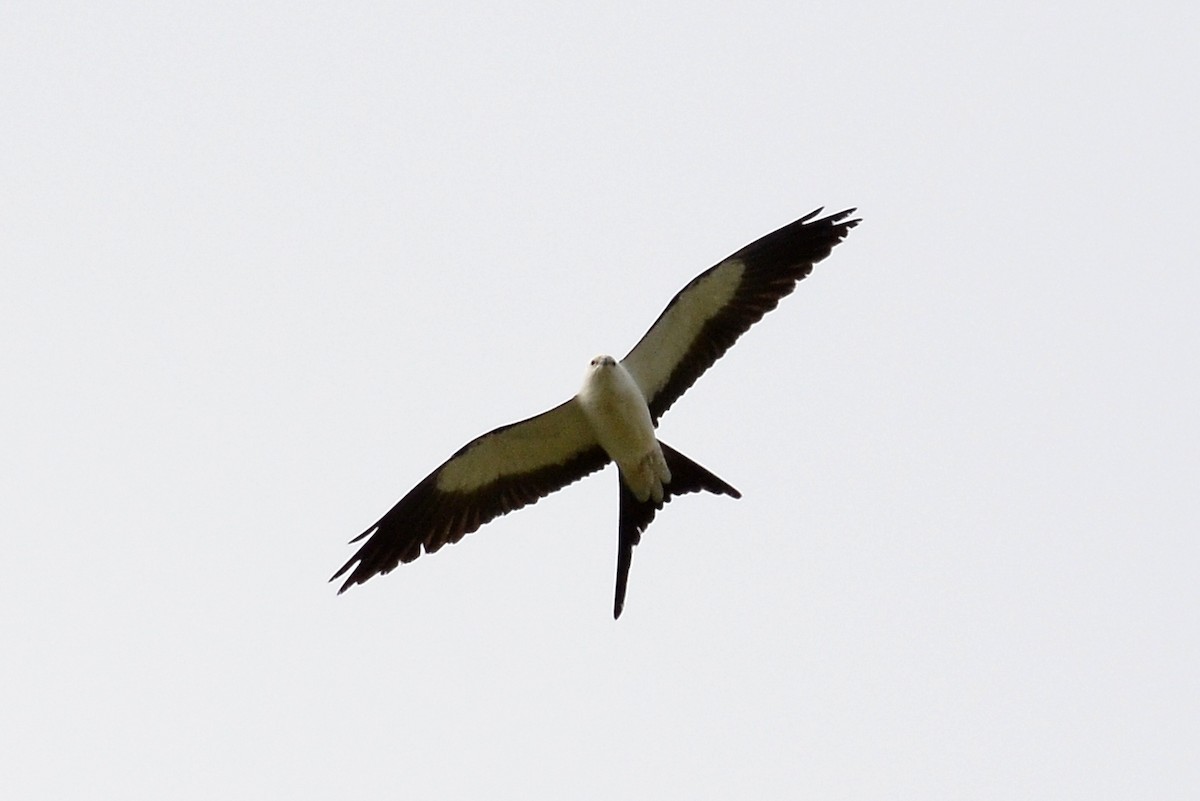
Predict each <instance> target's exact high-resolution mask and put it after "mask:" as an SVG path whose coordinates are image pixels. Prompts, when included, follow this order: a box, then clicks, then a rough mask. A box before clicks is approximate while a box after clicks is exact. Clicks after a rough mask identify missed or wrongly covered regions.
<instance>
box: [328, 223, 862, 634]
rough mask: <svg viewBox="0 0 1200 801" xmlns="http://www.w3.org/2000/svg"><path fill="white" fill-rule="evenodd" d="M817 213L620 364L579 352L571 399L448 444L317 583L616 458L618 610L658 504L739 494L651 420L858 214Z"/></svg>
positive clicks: (352, 574) (683, 306) (394, 560)
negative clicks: (582, 358)
mask: <svg viewBox="0 0 1200 801" xmlns="http://www.w3.org/2000/svg"><path fill="white" fill-rule="evenodd" d="M820 213H821V209H817V210H816V211H814V212H812V213H811V214H807V215H805V216H804V217H802V218H800V219H799V220H796V221H795V222H793V223H791V224H789V225H785V226H784V227H783V228H780V229H779V230H778V231H775V232H774V233H770V234H767V235H766V236H764V237H763V238H761V239H759V240H757V241H755V242H752V243H751V244H749V245H747V246H746V247H744V248H742V249H741V250H739V251H738V252H736V253H734V254H733V255H731V256H729V257H728V258H727V259H724V260H723V261H721V262H719V263H718V264H717V265H716V266H714V267H712V268H710V269H708V270H706V271H704V272H703V273H701V274H700V275H698V276H697V277H696V278H695V279H694V280H692V282H691V283H689V284H688V285H687V286H685V287H684V288H683V289H682V290H681V291H680V292H679V294H677V295H676V296H675V297H674V298H672V299H671V302H670V303H668V304H667V308H666V309H664V310H663V312H662V314H660V315H659V316H658V319H657V320H655V321H654V325H652V326H650V330H649V331H647V332H646V334H645V336H643V337H642V338H641V340H640V341H639V342H638V343H637V344H636V345H634V347H633V350H631V351H629V354H628V355H627V356H626V357H625V358H624V359H621V360H620V361H617V360H616V359H614V358H613V357H612V356H597V357H596V358H594V359H592V361H591V364H590V365H589V367H588V369H587V373H586V375H585V377H584V382H583V387H582V388H581V389H580V390H579V393H578V394H576V395H575V397H573V398H571V399H570V400H568V401H567V402H565V403H562V404H560V405H558V406H556V407H554V408H553V409H551V410H550V411H548V412H544V413H542V414H539V415H537V416H536V417H530V418H529V419H528V420H522V421H521V422H518V423H512V424H511V425H506V426H501V427H500V428H497V429H496V430H494V431H491V432H488V433H487V434H484V435H483V436H481V437H477V438H476V439H473V440H471V441H470V442H468V443H467V444H466V445H464V446H463V447H462V448H460V449H459V450H458V451H457V452H456V453H455V454H454V455H453V456H451V457H450V458H449V459H447V460H446V462H445V463H443V464H442V466H441V467H439V468H437V469H436V470H434V471H433V472H432V473H430V474H429V475H428V476H426V477H425V479H424V480H423V481H421V483H419V484H417V486H415V487H413V489H412V490H410V491H409V493H408V494H407V495H405V496H404V497H403V498H401V499H400V500H399V501H398V502H397V503H396V505H395V506H393V507H392V508H391V509H390V510H389V511H388V512H387V514H385V515H384V516H383V517H381V518H379V520H378V521H377V522H376V523H375V524H374V525H373V526H371V527H370V528H368V529H367V530H366V531H364V532H363V533H362V534H360V535H359V536H357V537H355V538H354V539H353V540H351V542H352V543H353V542H359V541H362V540H364V539H365V542H363V543H362V545H360V546H359V548H358V550H357V551H356V552H355V553H354V556H352V557H350V560H349V561H348V562H346V564H344V565H342V568H341V569H340V570H338V572H337V573H335V574H334V575H333V577H332V578H331V579H330V581H333V580H335V579H338V578H341V577H342V576H346V579H345V582H344V583H343V584H342V587H341V589H339V590H338V593H339V594H341V593H343V592H345V591H346V590H347V589H349V588H350V587H351V586H353V585H355V584H361V583H363V582H364V581H366V580H367V579H369V578H371V577H372V576H374V575H376V574H382V573H387V572H389V571H391V570H392V569H393V568H395V567H396V566H397V565H399V564H400V563H401V562H411V561H413V560H414V559H416V558H417V557H418V556H420V555H421V552H422V550H424V552H425V553H433V552H434V551H436V550H438V549H439V548H441V547H442V546H443V545H445V544H447V543H453V542H458V541H459V540H461V539H462V538H463V537H464V536H466V535H467V534H470V533H471V532H473V531H475V530H476V529H478V528H479V527H480V526H482V525H483V524H484V523H487V522H488V521H489V520H492V519H493V518H496V517H499V516H500V515H503V514H507V513H508V512H511V511H513V510H514V509H520V508H521V507H522V506H527V505H528V504H531V503H534V502H535V501H537V500H538V499H539V498H543V497H545V496H547V495H549V494H550V493H551V492H554V491H555V490H558V489H562V488H563V487H565V486H567V485H568V484H571V483H572V482H575V481H578V480H579V479H581V478H583V477H584V476H586V475H588V474H589V473H592V472H595V471H596V470H599V469H600V468H602V467H604V466H605V465H607V464H608V463H609V462H616V463H617V472H618V482H617V483H618V485H619V490H620V508H619V517H618V524H617V540H618V541H617V584H616V593H615V598H614V601H613V617H614V618H618V617H620V616H621V610H622V609H623V608H624V605H625V589H626V585H627V583H628V580H629V566H630V564H631V562H632V560H633V547H634V546H635V545H637V544H638V542H640V541H641V537H642V532H644V531H645V530H646V527H647V526H649V525H650V522H651V521H652V520H654V515H655V512H657V511H658V510H659V509H661V508H662V507H663V504H664V503H666V502H667V501H669V500H671V498H673V497H674V496H676V495H683V494H686V493H689V492H700V491H707V492H712V493H715V494H717V495H729V496H732V497H734V498H740V497H741V493H740V492H738V491H737V490H736V489H734V488H733V487H732V486H730V485H729V484H728V483H726V482H725V481H722V480H721V479H720V478H717V477H716V476H715V475H713V474H712V473H711V472H709V471H708V470H706V469H704V468H703V467H701V466H700V465H698V464H696V463H695V462H693V461H692V460H691V459H689V458H687V457H686V456H684V455H683V454H682V453H680V452H679V451H677V450H675V449H674V448H671V447H670V446H668V445H667V444H666V443H665V442H662V441H660V440H659V439H658V437H657V436H656V434H655V428H656V427H657V426H658V421H659V418H660V417H662V415H663V413H664V412H666V411H667V409H669V408H671V405H672V404H673V403H675V401H676V400H678V399H679V396H680V395H682V394H683V393H684V392H686V391H687V389H688V387H690V386H691V385H692V384H694V383H695V382H696V379H698V378H699V377H700V376H701V375H703V374H704V371H705V370H707V369H708V368H709V367H711V366H712V365H713V363H714V362H716V361H717V359H719V358H721V356H722V355H724V353H725V351H727V350H728V349H729V347H730V346H731V345H733V343H734V342H736V341H737V338H738V337H740V336H741V335H742V334H743V333H745V332H746V331H747V330H748V329H749V328H750V326H752V325H754V324H755V323H756V322H758V321H759V320H761V319H762V317H763V315H765V314H766V313H767V312H769V311H771V309H774V308H775V306H776V305H778V303H779V301H780V299H781V298H783V297H784V296H786V295H788V294H790V293H791V292H792V290H793V289H795V287H796V282H798V281H800V280H801V279H803V278H804V277H805V276H807V275H808V274H809V273H810V272H811V271H812V267H813V265H814V264H816V263H817V262H818V261H820V260H821V259H823V258H825V257H826V256H828V255H829V253H830V251H832V250H833V246H834V245H836V244H837V243H838V242H840V241H841V240H842V239H843V238H844V237H845V236H846V234H847V233H848V232H849V230H850V229H851V228H853V227H854V226H855V225H857V224H858V222H859V220H857V219H848V218H849V217H850V215H851V214H853V213H854V209H849V210H847V211H843V212H839V213H837V214H831V215H829V216H828V217H823V218H820V219H818V215H819V214H820ZM347 574H348V575H347Z"/></svg>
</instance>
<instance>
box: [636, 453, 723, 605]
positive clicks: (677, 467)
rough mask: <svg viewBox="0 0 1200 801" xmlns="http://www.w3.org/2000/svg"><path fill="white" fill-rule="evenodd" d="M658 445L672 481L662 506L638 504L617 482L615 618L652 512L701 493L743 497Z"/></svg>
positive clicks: (706, 472) (683, 457)
mask: <svg viewBox="0 0 1200 801" xmlns="http://www.w3.org/2000/svg"><path fill="white" fill-rule="evenodd" d="M658 444H659V445H660V446H662V452H663V457H664V458H665V459H666V460H667V468H668V469H670V471H671V481H670V483H669V484H667V485H666V486H664V487H663V499H662V503H655V502H654V498H653V497H651V498H649V499H647V500H645V501H639V500H638V499H637V497H636V496H635V495H634V494H633V492H632V491H631V490H630V489H629V487H627V486H625V481H624V479H622V478H620V477H619V476H618V479H617V483H618V484H619V485H620V491H621V508H620V521H619V523H618V524H617V535H618V536H617V590H616V598H615V600H614V601H613V618H614V619H616V618H619V617H620V616H621V610H622V609H623V608H624V607H625V588H626V585H627V584H628V583H629V566H630V565H631V564H633V546H635V545H637V544H638V543H639V542H641V541H642V532H643V531H645V530H646V527H647V526H649V525H650V522H651V521H652V520H654V514H655V512H657V511H658V510H659V509H661V508H662V507H663V504H664V503H666V502H667V501H669V500H671V498H673V497H674V496H676V495H686V494H687V493H689V492H701V491H707V492H711V493H714V494H716V495H729V496H731V497H734V498H740V497H742V493H740V492H738V491H737V490H736V489H734V488H733V487H731V486H730V485H729V484H727V483H725V482H724V481H722V480H721V479H719V478H717V477H716V476H715V475H713V474H712V473H710V472H709V471H708V470H705V469H704V468H703V467H701V466H700V465H698V464H696V463H695V462H693V461H692V460H691V459H689V458H687V457H686V456H684V455H683V454H682V453H680V452H679V451H677V450H675V449H674V448H672V447H670V446H669V445H667V444H666V443H665V442H663V441H661V440H660V441H659V443H658Z"/></svg>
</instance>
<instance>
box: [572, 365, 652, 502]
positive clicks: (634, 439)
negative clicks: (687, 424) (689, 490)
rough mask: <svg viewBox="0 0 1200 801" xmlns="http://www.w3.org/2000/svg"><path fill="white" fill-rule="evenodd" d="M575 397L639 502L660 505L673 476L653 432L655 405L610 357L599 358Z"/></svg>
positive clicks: (621, 366) (601, 443) (601, 445)
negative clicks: (653, 406) (648, 404)
mask: <svg viewBox="0 0 1200 801" xmlns="http://www.w3.org/2000/svg"><path fill="white" fill-rule="evenodd" d="M576 397H577V398H578V400H579V404H580V406H581V407H582V408H583V412H584V414H585V415H586V416H587V419H588V422H590V423H591V425H592V431H593V433H594V434H595V435H596V440H597V441H598V442H599V443H600V447H602V448H604V452H605V453H607V454H608V456H609V458H611V459H612V460H613V461H614V462H616V463H617V467H618V468H619V469H620V470H621V475H622V477H623V478H624V479H625V483H626V484H628V485H629V488H630V489H631V490H632V491H633V494H634V495H635V496H637V498H638V500H640V501H644V500H646V499H648V498H650V497H653V498H654V499H655V501H661V500H662V488H663V484H666V483H668V482H670V480H671V473H670V471H669V470H667V463H666V461H665V460H664V459H663V455H662V448H660V447H659V445H658V438H657V437H656V436H655V434H654V423H652V422H651V420H650V407H649V406H647V405H646V398H645V396H643V395H642V390H641V389H640V388H639V387H638V385H637V383H636V382H635V381H634V380H633V376H631V375H630V374H629V371H628V370H626V369H625V367H624V366H623V365H621V363H620V362H617V361H615V360H614V359H612V358H611V357H607V356H606V357H597V359H594V360H593V361H592V366H591V367H590V368H589V370H588V374H587V378H586V379H585V380H584V383H583V388H582V389H581V390H580V391H579V394H578V396H576Z"/></svg>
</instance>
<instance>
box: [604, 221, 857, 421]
mask: <svg viewBox="0 0 1200 801" xmlns="http://www.w3.org/2000/svg"><path fill="white" fill-rule="evenodd" d="M820 213H821V209H817V210H816V211H814V212H813V213H812V214H808V215H806V216H804V217H802V218H800V219H799V220H797V221H796V222H794V223H792V224H790V225H786V226H784V227H783V228H780V229H779V230H778V231H775V232H774V233H771V234H767V235H766V236H764V237H763V238H762V239H759V240H758V241H756V242H753V243H751V244H749V245H746V247H744V248H742V249H741V250H739V251H738V252H737V253H734V254H733V255H732V256H730V257H729V258H727V259H725V260H724V261H722V262H721V263H719V264H717V265H716V266H715V267H712V268H710V269H708V270H706V271H704V272H703V273H701V274H700V275H698V276H697V277H696V278H695V279H694V280H693V281H692V282H691V283H690V284H688V285H687V286H685V287H684V288H683V289H682V290H681V291H680V292H679V294H677V295H676V296H675V297H674V298H672V299H671V302H670V303H669V304H667V308H666V309H664V310H663V313H662V314H660V315H659V316H658V319H657V320H655V321H654V325H652V326H650V330H649V331H647V332H646V335H645V336H643V337H642V339H641V341H639V342H638V343H637V345H635V346H634V347H633V350H631V351H630V352H629V355H628V356H626V357H625V358H624V359H623V360H622V362H621V363H622V364H624V365H625V368H626V369H627V370H629V372H630V373H631V374H632V375H633V378H634V380H635V381H637V383H638V386H639V387H641V389H642V393H643V394H644V395H645V396H646V400H647V402H648V403H649V406H650V416H651V418H652V419H653V420H654V422H655V424H657V423H658V418H659V417H661V416H662V414H663V413H664V412H665V411H667V409H669V408H671V404H673V403H674V402H675V401H676V400H678V399H679V396H680V395H682V394H683V393H684V392H686V391H687V389H688V387H690V386H691V385H692V384H694V383H696V379H698V378H699V377H700V376H701V375H703V374H704V371H705V370H707V369H708V368H709V367H711V366H712V365H713V363H714V362H716V361H717V359H719V358H721V356H723V355H724V354H725V351H727V350H729V347H730V346H731V345H733V343H734V342H736V341H737V338H738V337H740V336H741V335H742V334H744V333H745V332H746V331H747V330H748V329H749V328H750V326H752V325H754V324H755V323H757V322H758V321H759V320H761V319H762V317H763V315H764V314H766V313H767V312H769V311H770V310H771V309H773V308H775V307H776V306H777V305H778V304H779V301H780V299H781V298H783V297H784V296H786V295H789V294H791V292H792V290H793V289H795V288H796V282H797V281H799V280H801V279H802V278H804V277H805V276H807V275H808V274H809V273H810V272H811V271H812V267H813V265H814V264H816V263H817V262H819V261H820V260H821V259H823V258H825V257H826V256H828V255H829V253H830V251H832V250H833V246H834V245H836V244H837V243H838V242H840V241H841V240H842V239H843V238H844V237H845V236H846V233H847V232H848V231H849V230H850V229H851V228H853V227H854V226H855V225H857V224H858V220H846V218H847V217H849V216H850V215H851V214H853V213H854V209H849V210H847V211H843V212H839V213H837V214H831V215H830V216H828V217H824V218H822V219H819V220H817V219H814V218H815V217H816V216H817V215H818V214H820Z"/></svg>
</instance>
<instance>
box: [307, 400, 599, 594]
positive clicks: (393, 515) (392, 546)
mask: <svg viewBox="0 0 1200 801" xmlns="http://www.w3.org/2000/svg"><path fill="white" fill-rule="evenodd" d="M608 461H609V459H608V455H607V454H605V453H604V451H603V450H602V449H601V448H600V445H599V444H598V443H597V442H596V440H595V438H594V437H593V435H592V432H591V428H590V427H589V426H588V425H587V422H586V420H585V419H584V416H583V410H582V409H580V408H579V404H578V403H577V402H576V401H575V399H574V398H572V399H571V400H569V401H567V402H566V403H563V404H561V405H559V406H556V407H555V408H553V409H551V410H550V411H548V412H545V413H544V414H540V415H538V416H536V417H531V418H529V419H528V420H522V421H521V422H519V423H513V424H512V425H507V426H502V427H500V428H497V429H496V430H495V431H491V432H489V433H487V434H484V435H483V436H482V437H478V438H476V439H474V440H472V441H471V442H469V443H468V444H467V445H465V446H463V447H462V448H461V449H459V451H458V452H457V453H455V454H454V455H453V456H451V457H450V458H449V459H448V460H446V462H445V463H444V464H443V465H442V466H441V467H439V468H438V469H437V470H434V471H433V472H432V473H430V474H429V475H428V476H426V477H425V480H423V481H422V482H421V483H420V484H418V485H417V486H415V487H413V489H412V490H411V491H410V492H409V493H408V494H407V495H405V496H404V497H403V498H401V499H400V500H399V502H398V503H396V505H395V506H393V507H392V508H391V510H390V511H388V513H387V514H385V515H384V516H383V517H381V518H380V519H379V521H378V522H377V523H375V525H373V526H371V527H370V528H369V529H367V530H366V531H364V532H363V533H362V534H360V535H359V536H357V537H355V538H354V539H353V540H351V542H358V541H359V540H361V539H363V538H364V537H368V539H367V541H366V542H364V543H363V544H362V545H361V546H359V549H358V551H357V552H355V554H354V556H352V557H351V558H350V560H349V561H348V562H346V564H344V565H342V569H341V570H339V571H338V572H337V573H335V574H333V577H332V578H331V579H330V581H333V580H334V579H337V578H339V577H341V576H342V575H344V574H345V573H347V572H348V571H349V573H350V575H349V576H347V577H346V581H345V583H343V584H342V587H341V589H340V590H338V593H339V594H340V593H343V592H345V591H346V590H347V589H349V588H350V587H351V586H352V585H354V584H362V583H363V582H364V581H366V580H367V579H369V578H371V577H372V576H374V575H376V574H377V573H387V572H388V571H390V570H392V569H393V568H395V567H396V565H398V564H400V563H401V562H411V561H413V560H414V559H416V558H417V557H418V556H420V555H421V552H422V548H424V552H425V553H433V552H434V551H436V550H438V549H439V548H441V547H442V546H443V545H445V544H446V543H452V542H458V541H459V540H461V539H462V538H463V537H464V536H466V535H467V534H470V533H471V532H472V531H475V530H476V529H478V528H479V527H480V526H482V525H483V524H484V523H486V522H488V521H489V520H491V519H493V518H495V517H499V516H500V515H503V514H507V513H508V512H511V511H513V510H514V509H520V508H521V507H522V506H526V505H528V504H531V503H533V502H535V501H536V500H538V499H539V498H543V497H545V496H547V495H549V494H550V493H552V492H554V491H555V490H558V489H561V488H562V487H565V486H566V485H568V484H570V483H572V482H574V481H578V480H579V479H581V478H583V477H584V476H586V475H587V474H589V473H592V472H594V471H596V470H599V469H600V468H602V467H604V465H606V464H608ZM356 563H357V564H356ZM351 568H353V569H351Z"/></svg>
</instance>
